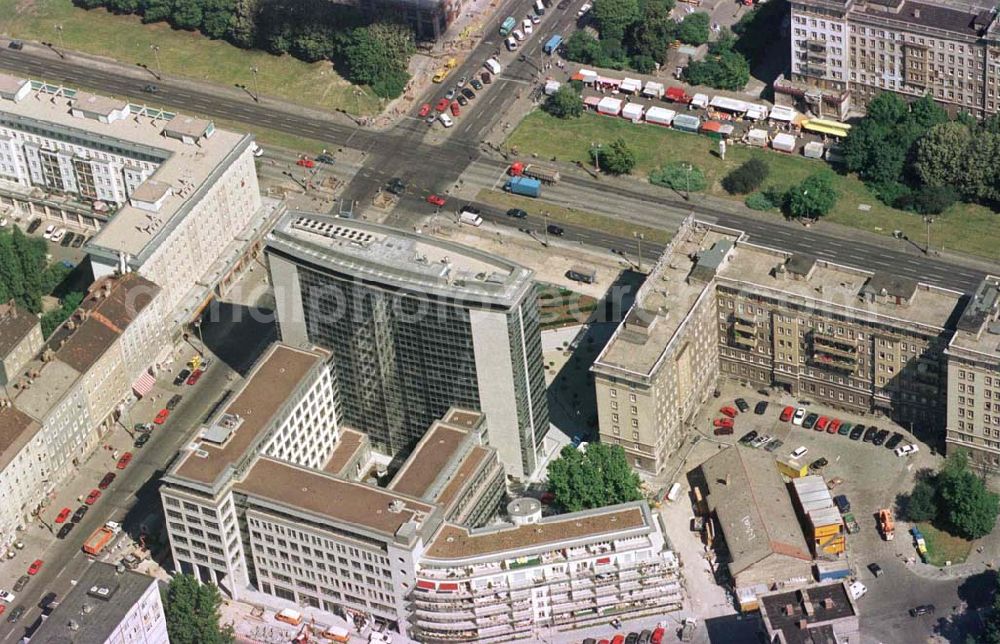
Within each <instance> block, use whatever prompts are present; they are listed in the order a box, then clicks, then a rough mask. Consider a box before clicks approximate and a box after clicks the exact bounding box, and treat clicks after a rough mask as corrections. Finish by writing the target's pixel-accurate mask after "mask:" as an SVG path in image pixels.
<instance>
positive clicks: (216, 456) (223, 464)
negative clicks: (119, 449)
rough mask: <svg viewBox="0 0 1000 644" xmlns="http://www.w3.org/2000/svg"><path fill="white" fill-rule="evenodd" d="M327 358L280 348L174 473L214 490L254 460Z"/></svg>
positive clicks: (276, 347)
mask: <svg viewBox="0 0 1000 644" xmlns="http://www.w3.org/2000/svg"><path fill="white" fill-rule="evenodd" d="M323 359H324V356H323V355H322V354H320V353H318V352H313V351H303V350H301V349H295V348H293V347H290V346H288V345H285V344H280V343H276V344H275V345H273V346H272V347H271V349H270V350H269V351H268V353H267V354H265V356H264V357H263V358H262V359H261V360H260V361H259V362H258V364H257V366H256V367H254V370H253V371H252V372H251V373H250V375H248V376H247V379H246V380H245V381H244V383H243V386H242V388H241V389H240V390H239V391H237V392H236V395H235V397H234V398H233V400H232V402H230V403H229V404H228V405H227V406H226V408H225V410H224V411H223V412H222V413H221V415H220V416H219V417H218V419H217V421H216V422H215V423H214V424H213V426H212V427H209V428H208V429H207V430H206V431H205V432H204V433H203V436H202V439H201V441H200V442H198V443H197V444H196V445H195V446H193V448H192V449H189V450H188V451H186V452H185V453H184V454H183V457H182V458H181V460H180V461H179V463H178V464H177V465H176V466H175V467H174V468H173V470H172V471H171V473H170V476H171V478H175V479H187V480H190V481H193V482H195V483H200V484H203V485H208V486H212V485H213V484H214V483H216V482H217V481H218V479H219V477H220V476H221V475H222V474H223V472H225V471H226V469H227V468H228V467H230V466H233V467H235V466H237V465H238V464H239V463H241V462H242V461H244V459H246V458H248V457H250V456H251V454H249V452H250V451H251V450H250V448H251V446H253V445H255V444H256V443H257V441H258V440H262V439H263V438H264V437H263V436H262V432H263V431H264V430H265V429H267V428H268V427H269V426H270V423H271V420H272V419H273V418H274V417H275V415H276V414H278V412H279V411H280V410H281V409H282V408H284V406H285V405H286V404H287V403H288V399H289V398H290V397H291V396H292V393H293V392H294V391H295V390H296V389H297V388H298V387H299V386H300V385H302V384H303V383H304V382H305V381H306V379H307V377H308V376H309V374H310V373H311V372H312V370H313V369H314V368H315V367H316V365H317V364H319V363H320V362H322V361H323Z"/></svg>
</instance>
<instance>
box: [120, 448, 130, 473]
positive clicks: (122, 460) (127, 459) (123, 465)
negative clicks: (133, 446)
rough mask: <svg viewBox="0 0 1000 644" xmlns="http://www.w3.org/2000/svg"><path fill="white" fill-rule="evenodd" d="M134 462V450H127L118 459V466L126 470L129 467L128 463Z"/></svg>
mask: <svg viewBox="0 0 1000 644" xmlns="http://www.w3.org/2000/svg"><path fill="white" fill-rule="evenodd" d="M131 462H132V452H125V453H124V454H122V457H121V458H120V459H118V465H117V466H116V467H117V468H118V469H120V470H124V469H125V468H126V467H128V464H129V463H131Z"/></svg>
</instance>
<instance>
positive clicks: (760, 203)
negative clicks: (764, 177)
mask: <svg viewBox="0 0 1000 644" xmlns="http://www.w3.org/2000/svg"><path fill="white" fill-rule="evenodd" d="M743 203H744V204H745V205H746V207H747V208H749V209H750V210H761V211H764V210H772V209H774V208H777V207H778V205H777V204H775V203H774V202H773V201H771V198H770V197H768V196H767V194H765V193H764V192H755V193H753V194H751V195H747V198H746V199H744V200H743Z"/></svg>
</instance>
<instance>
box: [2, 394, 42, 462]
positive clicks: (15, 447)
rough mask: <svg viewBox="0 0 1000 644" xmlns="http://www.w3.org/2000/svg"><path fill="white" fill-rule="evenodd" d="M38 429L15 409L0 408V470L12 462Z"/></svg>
mask: <svg viewBox="0 0 1000 644" xmlns="http://www.w3.org/2000/svg"><path fill="white" fill-rule="evenodd" d="M39 429H41V426H40V425H39V424H38V423H37V422H35V420H34V419H33V418H32V417H31V416H29V415H27V414H25V413H24V412H22V411H21V410H19V409H18V408H17V407H14V406H10V407H0V470H2V469H3V468H5V467H7V465H8V464H10V462H11V461H12V460H14V456H16V455H17V453H18V452H20V451H21V449H22V448H23V447H24V446H25V445H27V444H28V441H30V440H31V438H32V437H33V436H34V435H35V433H36V432H37V431H38V430H39Z"/></svg>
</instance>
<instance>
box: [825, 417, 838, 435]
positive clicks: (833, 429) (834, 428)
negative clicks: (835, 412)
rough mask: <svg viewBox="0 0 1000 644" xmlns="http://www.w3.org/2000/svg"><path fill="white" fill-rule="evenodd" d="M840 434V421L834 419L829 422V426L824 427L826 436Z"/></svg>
mask: <svg viewBox="0 0 1000 644" xmlns="http://www.w3.org/2000/svg"><path fill="white" fill-rule="evenodd" d="M839 432H840V421H839V420H837V419H836V418H834V419H833V420H831V421H830V424H829V425H827V426H826V433H827V434H837V433H839Z"/></svg>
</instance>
